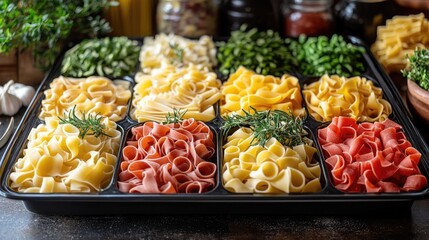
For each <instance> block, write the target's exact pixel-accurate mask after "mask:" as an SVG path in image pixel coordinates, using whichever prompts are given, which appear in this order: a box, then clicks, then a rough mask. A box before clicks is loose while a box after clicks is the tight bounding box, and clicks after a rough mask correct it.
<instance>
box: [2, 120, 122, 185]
mask: <svg viewBox="0 0 429 240" xmlns="http://www.w3.org/2000/svg"><path fill="white" fill-rule="evenodd" d="M45 121H46V124H40V125H38V126H37V128H33V129H32V130H31V132H30V135H29V137H28V145H27V148H26V149H25V150H24V153H23V156H22V157H21V158H19V159H18V161H17V162H16V163H15V166H14V168H13V171H12V173H11V174H10V187H11V188H12V189H13V190H15V191H18V192H26V193H29V192H32V193H54V192H55V193H76V192H96V191H101V190H102V189H103V188H105V187H107V185H108V184H109V182H110V181H111V179H112V175H113V172H114V168H115V165H116V159H117V156H116V155H117V152H118V150H119V144H120V141H121V133H120V132H119V131H118V130H116V123H115V122H113V121H110V120H109V119H107V118H104V119H103V124H104V126H105V133H106V134H107V135H109V136H100V137H95V136H93V135H86V136H85V137H84V138H83V139H82V138H80V137H79V129H78V128H76V127H75V126H73V125H71V124H59V120H58V119H57V118H53V117H48V118H46V119H45Z"/></svg>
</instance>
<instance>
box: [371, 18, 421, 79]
mask: <svg viewBox="0 0 429 240" xmlns="http://www.w3.org/2000/svg"><path fill="white" fill-rule="evenodd" d="M428 36H429V20H428V19H426V18H425V15H424V14H423V13H421V14H418V15H409V16H395V17H393V19H389V20H387V21H386V25H385V26H379V27H378V28H377V39H376V41H375V43H374V44H373V45H372V47H371V51H372V52H373V53H374V55H375V56H376V57H377V59H378V61H379V62H380V63H381V64H382V65H383V66H384V67H385V69H386V70H387V71H389V72H399V71H400V70H402V69H404V68H405V67H406V65H407V58H406V57H407V56H412V55H413V54H414V50H415V49H417V48H421V49H425V48H428V47H429V37H428Z"/></svg>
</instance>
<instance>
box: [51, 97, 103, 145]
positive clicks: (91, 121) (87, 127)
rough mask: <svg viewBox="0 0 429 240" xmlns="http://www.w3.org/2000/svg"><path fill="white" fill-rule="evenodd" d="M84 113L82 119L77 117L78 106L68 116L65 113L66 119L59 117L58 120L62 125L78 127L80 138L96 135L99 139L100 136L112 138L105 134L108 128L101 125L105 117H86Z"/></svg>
mask: <svg viewBox="0 0 429 240" xmlns="http://www.w3.org/2000/svg"><path fill="white" fill-rule="evenodd" d="M81 113H82V118H79V117H78V116H77V115H76V105H75V106H74V107H73V109H72V110H70V111H69V112H68V114H66V113H64V117H63V118H61V117H58V119H59V120H60V124H66V123H69V124H71V125H73V126H75V127H77V128H78V129H79V137H80V138H84V137H85V135H94V136H95V137H99V136H102V135H104V136H108V137H110V136H109V135H108V134H106V133H105V132H104V129H105V128H106V126H104V124H103V123H101V121H102V120H103V118H104V117H103V116H100V114H99V113H97V114H95V115H94V114H92V115H91V114H89V113H88V115H85V113H84V112H81Z"/></svg>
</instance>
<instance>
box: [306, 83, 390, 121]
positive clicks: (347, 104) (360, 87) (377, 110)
mask: <svg viewBox="0 0 429 240" xmlns="http://www.w3.org/2000/svg"><path fill="white" fill-rule="evenodd" d="M302 93H303V95H304V99H305V103H306V104H307V109H308V112H309V113H310V115H311V116H312V117H313V118H314V119H316V120H317V121H322V122H325V121H331V120H332V118H333V117H336V116H347V117H352V118H354V119H356V120H357V121H361V122H363V121H368V122H375V121H384V120H385V119H387V118H388V117H389V115H390V114H391V113H392V106H391V105H390V103H389V102H387V101H386V100H384V99H383V98H382V97H383V94H382V89H381V88H379V87H375V86H374V84H373V82H372V81H370V80H367V79H366V78H361V77H352V78H345V77H339V76H336V75H333V76H331V77H330V76H328V75H324V76H322V77H321V78H320V80H319V81H317V82H314V83H311V84H309V85H305V86H304V90H303V91H302Z"/></svg>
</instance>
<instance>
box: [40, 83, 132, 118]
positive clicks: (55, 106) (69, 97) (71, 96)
mask: <svg viewBox="0 0 429 240" xmlns="http://www.w3.org/2000/svg"><path fill="white" fill-rule="evenodd" d="M44 94H45V99H44V100H42V112H41V113H40V115H39V118H40V119H42V120H44V119H45V118H47V117H57V116H59V117H63V116H64V114H65V113H67V112H68V111H70V110H71V109H72V108H73V107H74V106H76V114H77V115H80V114H81V113H82V112H84V113H99V114H100V115H101V116H105V117H108V118H109V119H110V120H112V121H119V120H121V119H123V118H124V117H125V114H126V112H127V107H128V101H129V100H130V98H131V91H130V89H129V83H128V82H126V81H120V80H116V81H113V82H112V81H111V80H109V79H107V78H105V77H95V76H94V77H88V78H81V79H79V78H66V77H63V76H60V77H59V78H56V79H54V81H52V83H51V84H50V88H49V89H48V90H46V91H45V92H44Z"/></svg>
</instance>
